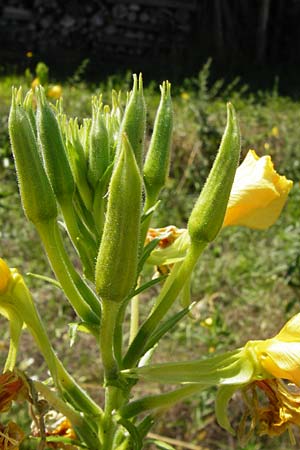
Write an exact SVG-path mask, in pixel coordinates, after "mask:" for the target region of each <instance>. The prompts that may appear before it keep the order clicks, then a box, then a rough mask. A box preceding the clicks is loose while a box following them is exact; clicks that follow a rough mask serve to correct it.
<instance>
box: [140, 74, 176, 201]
mask: <svg viewBox="0 0 300 450" xmlns="http://www.w3.org/2000/svg"><path fill="white" fill-rule="evenodd" d="M160 90H161V101H160V105H159V108H158V111H157V114H156V119H155V123H154V129H153V134H152V138H151V142H150V147H149V150H148V153H147V157H146V161H145V164H144V181H145V187H146V193H147V203H148V207H151V206H152V205H153V204H154V203H155V201H156V199H157V197H158V194H159V192H160V190H161V189H162V187H163V186H164V184H165V182H166V178H167V176H168V173H169V165H170V147H171V137H172V126H173V109H172V101H171V84H170V83H169V82H168V81H164V82H163V84H162V86H161V87H160ZM147 209H148V208H147Z"/></svg>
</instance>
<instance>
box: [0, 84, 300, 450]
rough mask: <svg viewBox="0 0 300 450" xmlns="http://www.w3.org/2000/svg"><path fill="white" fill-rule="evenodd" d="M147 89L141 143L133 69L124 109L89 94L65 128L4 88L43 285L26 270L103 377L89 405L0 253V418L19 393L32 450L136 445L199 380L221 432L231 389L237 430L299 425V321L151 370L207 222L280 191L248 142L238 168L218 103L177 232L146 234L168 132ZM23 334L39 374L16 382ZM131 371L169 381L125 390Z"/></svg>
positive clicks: (233, 219)
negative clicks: (60, 309)
mask: <svg viewBox="0 0 300 450" xmlns="http://www.w3.org/2000/svg"><path fill="white" fill-rule="evenodd" d="M160 88H161V100H160V104H159V106H158V110H157V114H156V118H155V122H154V126H153V133H152V136H151V139H150V144H149V146H148V148H147V149H146V148H145V147H146V145H145V133H146V114H147V111H146V102H145V98H144V94H143V83H142V77H141V76H139V77H137V76H135V75H134V79H133V87H132V91H131V92H130V93H128V94H127V101H126V105H125V108H123V106H122V97H121V93H117V92H115V91H113V92H112V101H111V105H110V106H109V105H106V104H103V101H102V97H101V95H100V96H98V97H93V98H92V102H91V104H92V114H91V117H90V118H85V119H83V120H82V122H81V123H79V121H78V120H77V119H76V118H69V117H67V116H66V114H65V113H64V110H63V103H62V101H61V100H60V101H58V102H57V104H56V105H55V106H54V105H53V104H51V103H49V102H48V101H47V99H46V95H45V92H44V89H43V87H41V86H36V87H35V89H34V90H30V91H29V92H27V94H26V95H25V96H24V95H23V93H22V90H21V89H16V88H13V91H12V104H11V110H10V116H9V133H10V140H11V146H12V151H13V155H14V160H15V166H16V171H17V177H18V184H19V191H20V196H21V201H22V205H23V209H24V213H25V215H26V217H27V219H28V220H29V221H30V222H32V224H33V225H34V226H35V228H36V230H37V233H38V234H39V236H40V239H41V242H42V244H43V246H44V249H45V252H46V254H47V257H48V260H49V264H50V265H51V268H52V271H53V274H54V277H55V278H53V279H49V278H47V277H43V276H42V275H38V277H39V278H40V279H44V280H45V282H51V283H53V284H54V285H55V286H56V287H57V288H59V289H60V290H61V291H62V292H63V293H64V295H65V298H66V300H67V301H68V302H69V303H70V305H71V307H72V308H73V310H74V312H75V313H76V316H77V321H76V323H72V324H70V328H71V330H72V336H73V338H74V335H75V334H76V333H79V332H85V333H90V334H91V335H92V337H93V338H94V339H95V342H96V343H97V345H98V348H99V352H100V354H101V359H102V366H103V373H104V379H103V383H102V384H101V386H99V389H102V390H103V394H104V395H103V396H102V397H103V398H104V400H103V402H102V404H98V403H97V402H96V401H95V400H94V399H93V398H92V397H91V396H90V395H89V394H88V392H87V391H86V390H84V389H83V388H82V387H81V386H80V384H79V383H78V382H77V381H76V380H75V379H74V378H73V377H72V375H71V374H70V373H69V370H68V368H67V367H65V366H64V364H63V363H62V361H61V360H60V359H59V357H58V356H57V354H56V352H55V349H54V347H53V345H52V344H51V342H50V340H49V337H48V335H47V331H46V327H47V324H45V323H44V322H43V320H42V318H41V317H40V315H39V313H38V311H37V309H36V306H35V304H34V301H33V298H32V295H31V293H30V291H29V289H28V287H27V286H26V283H25V280H24V278H23V277H22V275H21V274H20V273H19V272H18V270H17V269H15V268H9V265H8V263H7V262H6V261H4V260H2V259H0V313H1V314H2V315H3V316H4V317H5V318H6V319H7V320H8V321H9V327H10V346H9V351H8V355H7V359H6V363H5V366H4V368H3V374H2V375H0V411H7V410H9V408H10V406H11V403H12V401H13V400H15V401H23V402H28V403H29V404H30V406H31V408H30V411H31V414H32V418H33V421H34V423H35V429H34V432H33V435H34V436H33V439H37V438H38V439H39V444H38V445H39V447H38V448H39V449H44V448H46V447H47V445H56V448H69V449H73V448H74V449H75V448H80V447H83V448H88V449H89V450H100V449H103V450H113V449H118V450H126V449H136V450H138V449H142V448H143V441H144V439H145V437H146V436H147V434H148V432H149V430H150V429H151V427H152V425H153V424H154V423H155V421H156V418H157V417H158V416H159V414H160V413H161V411H162V410H165V409H166V408H168V407H171V406H172V405H174V404H175V403H176V402H178V401H180V400H182V399H185V398H188V397H189V396H192V395H194V394H195V393H198V392H200V391H202V390H204V389H207V388H209V387H211V386H218V387H219V392H218V395H217V399H216V416H217V419H218V421H219V423H220V425H221V426H223V427H224V428H225V429H227V430H228V431H229V432H231V433H234V430H233V428H232V426H231V424H230V419H229V418H228V414H227V405H228V402H229V400H230V398H231V397H232V395H233V394H234V392H235V391H236V390H241V391H242V392H243V393H244V395H245V397H247V398H248V401H247V402H246V407H245V417H244V418H243V419H242V424H244V423H245V422H246V420H247V418H248V417H250V420H252V423H253V428H255V427H256V428H257V430H258V433H259V434H264V433H268V434H270V435H279V434H281V433H282V432H283V431H285V430H286V429H288V428H289V426H290V424H291V423H292V424H296V425H299V424H300V397H299V395H298V394H297V391H296V390H295V389H294V388H295V387H296V386H298V385H299V383H300V375H299V373H300V358H299V353H300V352H299V345H300V344H299V342H300V333H299V321H300V319H299V314H298V315H296V316H295V317H294V318H292V319H291V320H290V321H289V322H288V323H287V324H286V325H285V326H284V327H283V329H282V331H281V332H280V333H279V334H278V335H277V336H275V337H274V338H271V339H267V340H265V341H262V340H261V341H249V342H248V343H246V345H245V346H244V347H242V348H239V349H236V350H231V351H228V352H225V353H224V354H219V355H215V356H209V355H203V357H202V358H200V359H199V360H195V361H179V362H173V363H168V362H166V363H164V364H159V365H157V364H152V363H151V358H152V355H153V353H154V351H157V349H158V348H159V343H160V341H161V339H163V338H164V336H165V335H166V334H167V333H170V332H171V331H172V330H173V329H174V328H175V327H176V326H177V325H178V323H179V322H180V321H182V320H187V319H188V317H190V312H191V311H192V309H193V306H194V303H191V296H190V283H191V278H192V274H193V269H194V267H195V265H196V264H197V262H198V261H199V259H200V258H201V254H202V252H203V251H204V250H205V249H206V248H207V247H208V248H209V244H210V243H211V242H212V241H213V240H214V239H215V238H216V236H217V235H218V234H219V232H220V231H221V230H222V228H223V227H227V226H232V225H241V226H248V227H250V228H258V229H266V228H268V227H269V226H271V225H272V224H273V223H274V222H275V221H276V219H277V218H278V216H279V215H280V213H281V210H282V208H283V206H284V204H285V202H286V199H287V196H288V192H289V190H290V189H291V187H292V182H291V181H289V180H287V179H286V178H285V177H284V176H280V175H278V174H277V173H276V171H275V169H274V167H273V164H272V161H271V159H270V158H269V157H263V158H259V157H258V156H257V155H256V153H255V152H254V151H253V150H252V151H250V152H249V153H248V155H247V156H246V158H245V160H244V161H243V163H242V164H241V165H240V166H239V167H238V164H239V159H240V131H239V125H238V120H237V117H236V113H235V110H234V107H233V106H232V105H231V104H230V103H228V105H227V123H226V128H225V131H224V134H223V138H222V141H221V143H220V147H219V150H218V152H217V153H216V158H215V161H214V164H213V166H212V168H211V171H210V173H209V175H208V178H207V180H206V183H205V185H204V187H203V189H202V191H201V193H200V196H199V198H198V200H197V201H196V203H195V205H194V208H193V209H192V211H191V213H190V217H189V220H188V223H187V227H186V228H185V229H178V228H176V226H174V225H168V226H165V227H164V228H159V229H154V228H151V219H152V216H153V214H154V213H155V210H156V209H157V208H159V195H160V192H161V190H162V189H163V187H164V185H165V182H166V180H167V178H168V173H169V165H170V151H171V139H172V126H173V111H172V101H171V86H170V83H169V82H168V81H166V82H163V83H162V85H161V87H160ZM70 245H72V246H73V248H74V251H75V254H76V255H77V256H76V258H75V257H74V253H72V254H71V255H70V252H69V250H70V248H71V247H70ZM74 260H75V261H74ZM79 262H80V266H79V265H78V263H79ZM151 266H152V273H153V274H154V276H153V278H150V279H149V276H148V274H149V267H151ZM153 286H156V287H157V288H158V287H160V290H159V293H158V295H157V296H156V298H154V299H153V301H149V307H148V312H147V315H146V317H145V319H144V320H143V321H141V319H140V315H139V313H140V304H139V302H140V298H139V297H140V294H142V293H143V292H144V291H146V290H147V289H149V288H151V287H153ZM179 300H180V305H181V306H180V308H179V310H178V306H177V308H176V311H175V308H173V307H174V305H175V302H177V301H179ZM128 309H129V310H130V333H129V338H127V334H126V333H124V326H125V321H126V317H127V316H128V315H127V314H126V313H127V311H128ZM25 327H26V328H27V330H28V331H29V333H31V335H32V336H33V338H34V340H35V342H36V344H37V346H38V348H39V350H40V352H41V354H42V355H43V357H44V359H45V362H46V364H47V366H48V369H49V374H50V376H51V377H50V379H48V380H45V381H40V380H37V379H30V378H28V376H26V373H24V372H21V371H20V370H18V368H17V365H16V361H17V355H18V349H19V342H20V339H21V335H22V332H23V329H24V328H25ZM140 380H148V381H149V382H159V383H164V384H175V385H177V386H176V387H175V388H173V390H172V389H171V390H169V391H166V392H164V393H162V394H157V395H151V396H146V397H137V398H136V397H135V396H134V394H133V388H134V386H135V385H136V384H137V383H139V381H140ZM287 383H289V384H287ZM290 385H292V386H293V388H291V387H290ZM293 389H294V390H293ZM257 391H260V392H263V393H264V394H265V397H266V402H267V406H266V405H265V404H264V405H261V404H260V403H259V400H258V397H257ZM49 410H51V411H52V415H53V414H56V418H59V421H58V422H56V426H53V423H52V424H51V423H50V422H49V421H48V419H47V417H48V416H47V413H48V412H49ZM0 428H1V429H0V438H1V439H3V442H4V443H5V445H6V447H4V448H11V447H9V445H13V448H15V449H17V448H19V446H20V444H21V442H22V440H23V439H24V437H25V435H26V433H25V432H24V431H23V430H21V429H20V427H19V426H18V425H17V424H15V423H14V422H9V423H8V424H7V425H5V426H4V425H3V426H2V425H1V427H0ZM242 431H243V430H242V426H241V427H240V435H241V434H243V433H242ZM50 443H51V444H50Z"/></svg>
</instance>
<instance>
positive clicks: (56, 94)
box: [47, 84, 62, 100]
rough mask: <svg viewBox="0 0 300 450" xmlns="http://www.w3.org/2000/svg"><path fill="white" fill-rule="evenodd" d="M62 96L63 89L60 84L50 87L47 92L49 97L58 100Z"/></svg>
mask: <svg viewBox="0 0 300 450" xmlns="http://www.w3.org/2000/svg"><path fill="white" fill-rule="evenodd" d="M61 96H62V87H61V85H60V84H55V85H54V86H51V87H49V89H48V90H47V97H51V98H54V99H55V100H57V99H59V98H60V97H61Z"/></svg>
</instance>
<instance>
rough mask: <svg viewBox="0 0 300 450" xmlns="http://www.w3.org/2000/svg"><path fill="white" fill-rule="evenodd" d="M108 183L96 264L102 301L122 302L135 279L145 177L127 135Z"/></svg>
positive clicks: (123, 136)
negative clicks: (106, 201)
mask: <svg viewBox="0 0 300 450" xmlns="http://www.w3.org/2000/svg"><path fill="white" fill-rule="evenodd" d="M121 139H122V142H121V146H120V156H119V159H118V161H117V163H116V166H115V168H114V171H113V174H112V177H111V182H110V186H109V197H108V206H107V213H106V221H105V224H104V231H103V236H102V240H101V245H100V249H99V253H98V258H97V263H96V290H97V292H98V294H99V295H100V297H101V298H102V300H108V301H115V302H121V301H122V300H123V299H124V298H125V297H126V296H127V295H128V293H129V292H130V290H131V289H132V288H133V287H134V283H135V281H136V272H137V262H138V248H139V229H140V216H141V196H142V180H141V176H140V173H139V169H138V166H137V164H136V160H135V157H134V153H133V150H132V148H131V145H130V143H129V141H128V139H127V136H126V134H125V133H124V134H122V136H121Z"/></svg>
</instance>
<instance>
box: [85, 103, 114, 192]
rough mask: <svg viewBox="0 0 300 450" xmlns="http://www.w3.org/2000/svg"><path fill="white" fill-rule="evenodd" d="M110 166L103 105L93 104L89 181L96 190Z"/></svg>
mask: <svg viewBox="0 0 300 450" xmlns="http://www.w3.org/2000/svg"><path fill="white" fill-rule="evenodd" d="M108 165H109V142H108V133H107V129H106V125H105V118H104V114H103V112H102V105H97V104H96V102H94V104H93V117H92V127H91V132H90V147H89V164H88V180H89V182H90V184H91V185H92V186H93V187H94V188H95V187H96V186H97V184H98V181H99V180H100V179H101V177H102V175H103V174H104V172H105V170H106V169H107V167H108Z"/></svg>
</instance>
